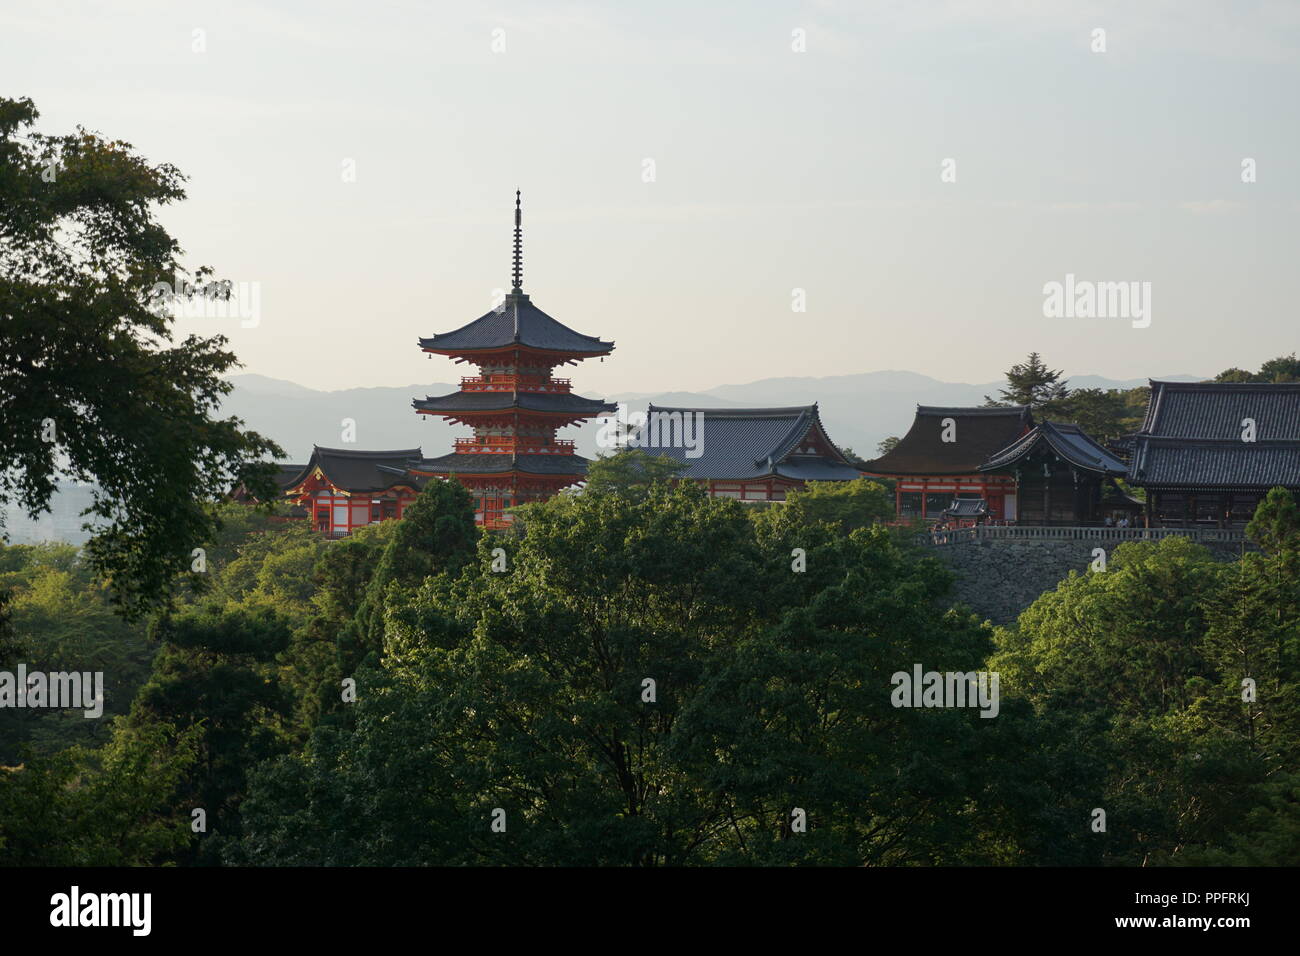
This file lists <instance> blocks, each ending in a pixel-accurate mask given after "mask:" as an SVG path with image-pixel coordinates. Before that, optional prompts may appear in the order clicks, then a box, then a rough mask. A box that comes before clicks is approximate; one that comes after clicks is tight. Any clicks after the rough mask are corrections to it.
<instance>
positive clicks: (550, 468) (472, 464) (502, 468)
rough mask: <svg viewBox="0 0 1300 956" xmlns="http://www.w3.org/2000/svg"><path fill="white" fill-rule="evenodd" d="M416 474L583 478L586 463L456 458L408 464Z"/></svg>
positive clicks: (559, 458)
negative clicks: (563, 476)
mask: <svg viewBox="0 0 1300 956" xmlns="http://www.w3.org/2000/svg"><path fill="white" fill-rule="evenodd" d="M407 464H408V467H409V468H411V469H412V470H415V471H421V472H427V473H429V474H435V475H501V474H506V473H507V472H511V471H520V472H524V473H525V474H529V475H579V476H580V475H585V474H586V473H587V464H588V462H587V459H586V458H583V457H582V456H581V455H506V454H484V455H471V454H457V453H455V452H453V453H451V454H450V455H443V456H441V457H439V458H424V459H421V460H419V461H411V462H408V463H407Z"/></svg>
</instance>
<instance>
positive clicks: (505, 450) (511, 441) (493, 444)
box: [455, 435, 577, 455]
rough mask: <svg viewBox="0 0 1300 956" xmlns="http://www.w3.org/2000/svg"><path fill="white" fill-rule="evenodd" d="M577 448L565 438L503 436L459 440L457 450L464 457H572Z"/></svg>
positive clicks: (457, 440)
mask: <svg viewBox="0 0 1300 956" xmlns="http://www.w3.org/2000/svg"><path fill="white" fill-rule="evenodd" d="M576 447H577V446H576V445H575V443H574V442H572V441H569V440H567V439H564V438H555V439H550V440H547V439H541V438H528V437H521V436H514V435H511V436H507V435H502V436H501V437H499V438H489V439H478V438H457V439H456V444H455V450H456V451H457V452H458V453H460V454H462V455H483V454H487V455H493V454H507V455H508V454H510V453H511V452H513V453H515V454H517V455H572V454H573V453H574V449H575V448H576Z"/></svg>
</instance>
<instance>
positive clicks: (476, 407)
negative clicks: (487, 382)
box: [411, 392, 618, 415]
mask: <svg viewBox="0 0 1300 956" xmlns="http://www.w3.org/2000/svg"><path fill="white" fill-rule="evenodd" d="M411 405H412V406H413V407H414V408H416V409H417V410H419V411H424V412H450V413H455V412H492V411H505V410H507V409H512V408H520V409H524V410H526V411H530V412H547V413H550V414H555V415H601V414H604V413H605V412H612V411H614V410H615V409H616V408H617V407H618V406H617V405H613V404H611V403H609V402H602V401H600V400H599V399H595V398H583V397H582V396H581V395H573V394H571V393H567V392H452V393H451V394H450V395H436V396H435V395H431V396H429V397H428V398H425V399H423V400H421V399H416V400H415V401H413V402H411Z"/></svg>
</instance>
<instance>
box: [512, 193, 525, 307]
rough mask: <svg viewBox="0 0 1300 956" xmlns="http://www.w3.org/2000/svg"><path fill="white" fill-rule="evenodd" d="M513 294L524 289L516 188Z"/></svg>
mask: <svg viewBox="0 0 1300 956" xmlns="http://www.w3.org/2000/svg"><path fill="white" fill-rule="evenodd" d="M513 277H514V288H513V289H512V290H511V291H512V292H513V293H514V294H515V295H519V294H520V293H522V292H523V291H524V237H523V201H522V199H521V194H520V191H519V190H518V189H516V190H515V267H514V271H513Z"/></svg>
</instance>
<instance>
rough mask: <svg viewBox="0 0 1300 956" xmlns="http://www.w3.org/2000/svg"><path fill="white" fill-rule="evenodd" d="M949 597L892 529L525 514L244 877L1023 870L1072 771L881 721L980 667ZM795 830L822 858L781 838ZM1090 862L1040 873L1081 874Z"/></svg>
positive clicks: (445, 590) (589, 508)
mask: <svg viewBox="0 0 1300 956" xmlns="http://www.w3.org/2000/svg"><path fill="white" fill-rule="evenodd" d="M497 547H500V548H503V549H505V550H506V551H507V560H506V564H505V570H504V571H502V570H493V561H492V557H493V556H492V554H491V551H492V549H494V548H497ZM795 547H799V548H802V549H803V551H804V557H805V558H806V567H805V569H804V570H803V571H796V570H795V569H794V568H793V567H792V564H791V560H792V556H791V553H792V550H793V548H795ZM949 582H950V577H949V575H948V574H947V572H945V571H944V570H943V569H942V567H941V566H940V565H939V564H938V563H937V562H936V561H934V560H933V559H929V558H923V557H921V556H920V555H919V554H917V553H914V552H912V551H910V550H905V549H903V548H901V547H900V546H899V545H898V544H897V543H896V542H895V541H894V540H893V539H892V538H891V537H890V536H889V534H888V533H887V532H886V531H885V529H883V528H879V527H875V528H862V529H859V530H857V531H854V532H852V533H851V534H848V535H846V534H844V533H843V532H842V531H841V530H840V529H839V528H836V527H834V526H833V525H831V524H828V523H825V522H822V521H811V522H810V521H807V520H805V519H804V517H803V516H802V515H801V513H800V512H799V511H798V510H797V509H790V508H779V509H769V510H766V511H763V512H761V513H758V514H754V513H752V512H751V510H750V509H746V508H745V507H744V506H743V505H741V504H740V503H738V502H735V501H726V500H716V499H711V498H709V497H708V496H707V494H706V493H705V492H704V491H703V490H702V489H701V488H699V487H698V486H697V485H695V484H694V483H693V482H681V483H678V484H676V485H673V484H671V483H669V482H665V481H658V482H652V483H650V484H648V485H644V484H641V483H640V482H633V483H630V484H618V483H601V484H598V485H597V487H596V488H595V489H592V488H591V487H588V489H587V490H586V491H585V492H584V493H583V494H580V495H569V496H557V497H555V498H553V499H551V500H550V501H547V502H545V503H541V504H537V505H532V506H530V507H529V508H528V509H527V510H526V511H525V512H524V515H523V520H522V521H521V522H519V523H518V525H517V533H515V534H512V535H506V536H492V537H488V536H485V537H484V538H483V539H482V540H480V542H479V549H478V554H477V558H476V560H475V561H473V562H472V563H471V564H469V565H467V566H466V567H465V569H464V571H463V573H461V574H460V575H458V576H456V577H453V576H451V575H450V574H447V573H441V574H438V575H436V576H431V577H430V576H426V577H425V579H424V580H423V583H422V584H421V585H420V587H419V590H418V592H417V594H416V595H415V597H414V599H413V600H409V601H407V602H406V604H405V605H404V606H403V607H402V608H399V609H397V610H396V611H390V613H389V615H388V620H387V624H388V627H387V629H386V632H385V637H384V655H383V657H382V660H381V661H380V662H379V663H378V664H377V665H375V664H370V665H366V666H363V667H361V668H360V669H359V671H358V678H359V681H358V683H359V689H358V694H359V696H358V700H357V702H356V703H355V704H352V705H350V706H349V711H348V713H349V715H350V719H349V720H348V721H347V722H344V723H330V724H322V725H321V726H319V727H318V728H317V729H316V731H315V732H314V733H313V735H312V739H311V742H310V743H309V745H308V746H307V748H306V749H305V750H304V752H302V753H301V754H294V755H289V756H286V757H284V758H281V759H279V760H276V761H274V762H271V763H268V764H265V765H263V766H262V767H261V768H260V769H259V770H258V771H257V772H256V773H255V775H254V779H253V781H252V784H251V787H250V791H249V795H248V798H247V800H246V802H245V804H244V826H245V830H244V835H243V837H242V839H241V840H240V841H239V843H238V844H237V845H234V846H230V847H229V848H228V850H227V856H226V858H227V860H229V861H230V862H235V863H255V864H308V865H312V864H367V865H411V864H428V863H443V864H447V863H502V864H507V863H512V864H521V863H522V864H622V865H627V864H633V865H659V864H686V863H728V862H738V863H743V862H748V863H792V862H799V863H833V862H840V863H843V862H852V863H858V864H860V863H864V862H874V863H903V862H993V861H1005V860H1013V859H1019V858H1020V855H1021V854H1023V853H1024V852H1027V851H1028V850H1031V849H1037V848H1040V847H1047V846H1048V845H1049V840H1048V839H1045V838H1044V837H1043V836H1042V835H1041V834H1042V833H1044V832H1048V833H1050V835H1051V837H1053V838H1055V837H1057V834H1056V833H1054V832H1051V831H1050V825H1051V824H1052V823H1054V822H1055V818H1054V816H1053V814H1055V813H1058V812H1059V811H1058V810H1056V808H1057V807H1058V806H1059V804H1060V803H1061V800H1060V798H1059V786H1058V778H1059V772H1058V770H1057V769H1055V764H1054V763H1053V760H1054V758H1056V757H1059V756H1060V755H1062V754H1065V753H1067V751H1066V748H1065V747H1063V746H1057V745H1054V744H1053V743H1052V742H1051V741H1050V740H1040V741H1039V742H1038V743H1039V746H1038V748H1037V750H1035V749H1034V748H1033V747H1030V746H1028V743H1029V741H1030V739H1031V738H1030V737H1029V734H1028V727H1029V725H1030V724H1031V723H1032V713H1031V712H1030V710H1029V708H1028V705H1027V704H1024V703H1019V704H1016V703H1009V704H1008V707H1009V709H1008V711H1007V714H1008V715H1010V716H1009V717H1004V718H999V720H1000V721H1003V720H1005V729H1003V728H997V729H995V728H993V727H990V726H989V725H990V724H991V723H997V722H993V721H988V720H984V719H981V718H980V717H979V716H978V715H977V714H976V713H975V712H974V711H971V710H960V711H959V710H952V709H949V710H943V709H937V710H925V711H920V710H900V709H898V708H895V707H893V706H892V704H891V702H890V697H891V691H892V689H893V687H892V682H891V675H892V674H893V673H894V672H897V671H901V670H908V671H910V669H911V667H912V664H913V663H914V662H917V661H921V662H923V663H924V664H925V665H926V667H927V668H931V667H932V668H935V669H939V670H948V669H953V670H958V669H959V670H961V671H963V672H965V671H969V670H972V669H975V668H977V667H978V665H979V662H980V661H981V660H982V658H983V656H984V654H985V653H986V652H987V650H988V647H989V635H988V632H987V631H986V630H985V629H984V628H983V627H981V626H979V625H978V624H977V623H976V622H975V621H974V620H973V618H972V617H971V616H970V615H966V614H961V613H958V612H950V611H947V610H946V609H945V608H944V606H943V601H942V598H943V595H944V593H945V592H946V589H947V588H948V586H949ZM999 754H1000V755H1001V756H1000V759H999ZM1064 762H1065V763H1069V762H1070V761H1069V760H1068V759H1067V760H1066V761H1064ZM1013 765H1014V766H1013ZM1026 795H1027V796H1026ZM1029 803H1033V804H1035V805H1036V806H1037V807H1038V809H1035V808H1034V807H1031V806H1029V805H1028V804H1029ZM796 806H798V807H805V808H807V809H808V813H809V824H810V826H809V832H808V833H807V834H806V835H804V836H806V839H805V838H802V837H801V839H799V840H793V839H791V838H790V837H791V835H792V834H791V830H790V825H789V824H790V820H791V817H790V813H791V809H792V807H796ZM1043 808H1046V809H1043ZM498 811H501V812H504V817H503V818H502V817H500V815H499V813H498ZM494 819H497V820H500V821H503V822H504V824H505V830H504V832H501V833H495V832H493V830H492V823H493V820H494ZM1035 833H1038V834H1040V835H1039V836H1038V837H1035V836H1034V834H1035ZM1078 844H1079V841H1076V840H1073V839H1072V838H1070V837H1068V836H1066V837H1065V838H1058V839H1055V846H1056V849H1054V850H1050V851H1048V850H1044V851H1043V855H1042V857H1041V858H1043V859H1058V860H1059V859H1077V858H1079V854H1080V852H1082V851H1081V849H1080V847H1079V845H1078ZM1052 853H1055V854H1056V856H1052V855H1051V854H1052Z"/></svg>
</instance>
